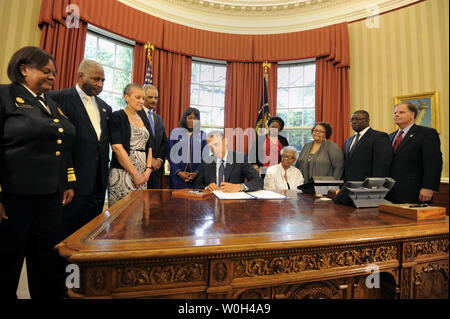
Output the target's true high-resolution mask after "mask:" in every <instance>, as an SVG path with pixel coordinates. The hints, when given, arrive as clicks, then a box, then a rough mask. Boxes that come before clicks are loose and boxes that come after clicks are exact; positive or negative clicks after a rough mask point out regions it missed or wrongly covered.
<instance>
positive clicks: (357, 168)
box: [344, 110, 393, 181]
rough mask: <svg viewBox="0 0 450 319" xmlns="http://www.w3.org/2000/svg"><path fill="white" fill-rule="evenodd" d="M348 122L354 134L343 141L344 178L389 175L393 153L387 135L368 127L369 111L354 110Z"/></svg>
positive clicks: (346, 179) (351, 179) (359, 178)
mask: <svg viewBox="0 0 450 319" xmlns="http://www.w3.org/2000/svg"><path fill="white" fill-rule="evenodd" d="M350 123H351V126H352V129H353V130H354V131H355V132H356V134H355V135H353V136H351V137H349V138H348V139H347V140H346V141H345V146H344V180H345V181H363V180H365V179H366V178H367V177H386V176H389V166H390V164H391V161H392V154H393V152H392V147H391V143H390V141H389V136H388V135H387V134H386V133H384V132H380V131H376V130H373V129H372V128H370V125H369V123H370V118H369V113H368V112H366V111H364V110H358V111H355V112H354V113H353V114H352V117H351V119H350Z"/></svg>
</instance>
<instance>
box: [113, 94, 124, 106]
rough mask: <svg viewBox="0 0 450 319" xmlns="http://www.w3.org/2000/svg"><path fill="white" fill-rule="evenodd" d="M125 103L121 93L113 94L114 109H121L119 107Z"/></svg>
mask: <svg viewBox="0 0 450 319" xmlns="http://www.w3.org/2000/svg"><path fill="white" fill-rule="evenodd" d="M126 105H127V104H126V102H125V99H124V98H123V96H122V95H119V94H113V108H114V109H115V110H121V109H123V108H125V106H126Z"/></svg>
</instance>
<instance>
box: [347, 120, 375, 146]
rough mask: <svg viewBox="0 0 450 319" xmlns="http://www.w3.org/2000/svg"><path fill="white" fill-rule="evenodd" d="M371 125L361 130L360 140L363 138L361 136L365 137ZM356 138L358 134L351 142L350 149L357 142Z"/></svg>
mask: <svg viewBox="0 0 450 319" xmlns="http://www.w3.org/2000/svg"><path fill="white" fill-rule="evenodd" d="M369 128H370V126H368V127H366V128H365V129H364V130H362V131H361V132H359V139H358V142H359V141H360V140H361V138H362V137H363V135H364V134H365V133H366V132H367V131H368V130H369ZM355 140H356V134H355V136H354V137H353V140H352V143H351V144H350V147H349V150H350V151H351V150H352V148H353V144H355Z"/></svg>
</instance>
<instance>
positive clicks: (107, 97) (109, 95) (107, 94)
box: [98, 91, 112, 106]
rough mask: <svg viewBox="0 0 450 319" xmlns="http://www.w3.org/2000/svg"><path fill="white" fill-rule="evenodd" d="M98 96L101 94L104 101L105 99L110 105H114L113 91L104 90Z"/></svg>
mask: <svg viewBox="0 0 450 319" xmlns="http://www.w3.org/2000/svg"><path fill="white" fill-rule="evenodd" d="M98 96H99V97H100V98H101V99H102V100H103V101H105V102H106V103H108V104H109V105H110V106H112V93H111V92H107V91H102V93H100V94H99V95H98Z"/></svg>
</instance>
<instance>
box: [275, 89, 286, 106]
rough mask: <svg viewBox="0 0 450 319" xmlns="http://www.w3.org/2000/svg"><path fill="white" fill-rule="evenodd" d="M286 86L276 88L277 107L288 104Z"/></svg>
mask: <svg viewBox="0 0 450 319" xmlns="http://www.w3.org/2000/svg"><path fill="white" fill-rule="evenodd" d="M288 91H289V89H288V88H280V89H278V94H277V109H279V108H283V109H284V108H288V106H289V95H288Z"/></svg>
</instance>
